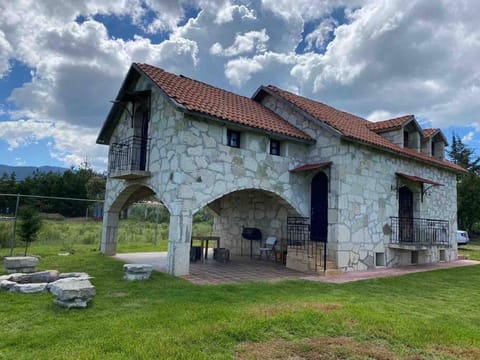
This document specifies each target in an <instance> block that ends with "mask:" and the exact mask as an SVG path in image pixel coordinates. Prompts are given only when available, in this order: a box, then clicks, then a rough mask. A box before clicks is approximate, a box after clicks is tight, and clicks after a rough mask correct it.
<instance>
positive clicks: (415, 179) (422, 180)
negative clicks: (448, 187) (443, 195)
mask: <svg viewBox="0 0 480 360" xmlns="http://www.w3.org/2000/svg"><path fill="white" fill-rule="evenodd" d="M395 175H397V176H400V177H403V178H405V179H407V180H410V181H415V182H421V183H424V184H430V185H433V186H444V185H443V184H440V183H438V182H436V181H433V180H428V179H425V178H422V177H420V176H415V175H408V174H404V173H399V172H397V173H395Z"/></svg>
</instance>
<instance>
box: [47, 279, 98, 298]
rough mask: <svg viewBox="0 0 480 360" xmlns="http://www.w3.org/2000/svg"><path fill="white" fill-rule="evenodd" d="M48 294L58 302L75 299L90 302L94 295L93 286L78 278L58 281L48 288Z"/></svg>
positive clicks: (87, 281)
mask: <svg viewBox="0 0 480 360" xmlns="http://www.w3.org/2000/svg"><path fill="white" fill-rule="evenodd" d="M48 289H49V290H50V292H51V293H52V294H53V295H54V296H55V297H56V298H57V300H59V301H63V302H65V301H69V300H75V299H82V300H86V301H88V300H90V299H91V298H93V297H94V296H95V294H96V292H95V286H93V285H92V283H91V282H90V281H89V280H85V279H78V278H67V279H60V280H57V281H55V282H53V283H50V284H49V286H48Z"/></svg>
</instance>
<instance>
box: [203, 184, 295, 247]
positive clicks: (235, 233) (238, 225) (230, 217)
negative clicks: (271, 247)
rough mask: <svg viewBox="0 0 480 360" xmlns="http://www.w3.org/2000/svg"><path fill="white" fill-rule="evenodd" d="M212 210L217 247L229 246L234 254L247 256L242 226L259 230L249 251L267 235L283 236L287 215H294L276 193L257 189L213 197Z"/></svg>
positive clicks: (247, 245) (258, 244) (284, 235)
mask: <svg viewBox="0 0 480 360" xmlns="http://www.w3.org/2000/svg"><path fill="white" fill-rule="evenodd" d="M212 207H213V208H214V209H215V212H216V214H215V217H214V234H215V235H216V236H220V238H221V246H222V247H226V248H228V249H230V253H231V254H234V255H249V254H250V242H249V241H246V240H242V235H241V234H242V230H243V228H244V227H256V228H259V229H260V230H261V232H262V236H263V239H262V241H254V242H253V254H254V255H258V254H259V252H258V247H259V246H263V243H264V242H265V239H266V238H267V237H268V236H276V237H277V239H278V241H279V245H280V241H282V240H283V241H284V242H285V240H286V237H287V217H288V216H289V215H293V216H294V215H297V214H296V213H295V210H294V209H293V208H292V207H291V206H289V205H288V204H287V203H286V202H285V201H283V200H281V199H280V198H279V197H278V196H276V195H274V194H272V193H268V192H265V191H260V190H243V191H238V192H235V193H233V194H229V195H226V196H224V197H222V198H221V199H219V200H217V201H216V202H215V203H214V204H213V206H212Z"/></svg>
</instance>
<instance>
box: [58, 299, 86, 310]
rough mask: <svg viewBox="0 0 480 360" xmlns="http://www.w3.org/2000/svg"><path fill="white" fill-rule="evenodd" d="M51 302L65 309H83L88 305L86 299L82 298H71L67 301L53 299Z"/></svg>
mask: <svg viewBox="0 0 480 360" xmlns="http://www.w3.org/2000/svg"><path fill="white" fill-rule="evenodd" d="M53 302H54V303H55V304H56V305H58V306H61V307H64V308H67V309H85V308H86V307H87V306H88V300H83V299H72V300H69V301H63V300H58V299H55V300H53Z"/></svg>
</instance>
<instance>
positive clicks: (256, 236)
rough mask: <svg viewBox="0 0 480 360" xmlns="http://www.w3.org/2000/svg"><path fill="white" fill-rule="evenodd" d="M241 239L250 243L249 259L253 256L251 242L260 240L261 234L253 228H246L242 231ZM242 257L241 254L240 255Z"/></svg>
mask: <svg viewBox="0 0 480 360" xmlns="http://www.w3.org/2000/svg"><path fill="white" fill-rule="evenodd" d="M242 239H244V240H247V241H250V258H251V257H252V256H253V242H254V241H260V240H262V232H261V231H260V229H257V228H254V227H246V228H243V230H242ZM241 249H242V251H243V246H242V248H241ZM242 255H243V254H242Z"/></svg>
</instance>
